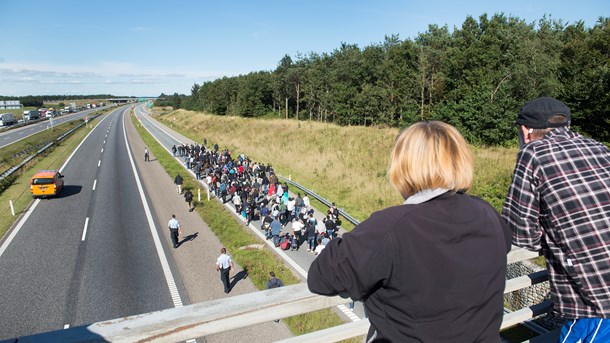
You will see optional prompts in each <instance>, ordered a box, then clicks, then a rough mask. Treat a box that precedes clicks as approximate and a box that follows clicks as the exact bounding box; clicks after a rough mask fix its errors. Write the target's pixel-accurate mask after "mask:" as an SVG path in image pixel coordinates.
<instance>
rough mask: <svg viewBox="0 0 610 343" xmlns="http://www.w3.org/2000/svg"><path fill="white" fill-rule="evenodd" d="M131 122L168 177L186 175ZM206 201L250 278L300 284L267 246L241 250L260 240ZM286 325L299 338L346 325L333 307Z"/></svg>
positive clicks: (258, 282)
mask: <svg viewBox="0 0 610 343" xmlns="http://www.w3.org/2000/svg"><path fill="white" fill-rule="evenodd" d="M131 120H132V122H133V123H134V125H135V127H136V130H137V131H138V133H139V134H140V136H141V137H142V139H143V141H144V143H145V144H146V146H147V147H148V148H149V149H150V151H151V152H152V154H153V155H154V156H155V157H156V158H157V161H158V162H159V163H160V164H161V165H162V166H163V168H164V169H165V171H166V172H167V174H168V177H170V178H172V179H173V177H174V176H175V175H176V174H177V173H181V175H184V174H185V173H184V167H183V166H182V164H181V163H179V162H177V161H176V160H175V159H174V157H173V156H172V155H171V154H169V153H168V152H167V150H165V148H163V147H162V146H161V145H160V144H159V143H158V142H157V141H156V140H155V139H154V138H153V137H152V136H151V135H150V134H149V133H148V131H146V129H144V128H143V127H141V126H140V125H139V123H138V121H137V119H136V118H135V116H133V115H132V116H131ZM186 175H187V176H186V177H185V178H184V184H183V186H182V188H183V189H187V188H191V189H197V188H199V187H200V186H199V184H198V182H197V181H196V180H195V179H194V178H193V177H190V174H186ZM203 202H204V203H205V205H204V206H195V208H196V211H197V212H198V213H199V215H200V216H201V218H202V219H203V220H204V221H205V222H206V223H207V224H208V226H209V227H210V229H211V230H212V231H213V232H214V234H215V235H216V237H218V239H219V240H220V242H222V244H223V246H225V247H226V248H227V250H229V251H231V257H232V258H233V259H234V260H235V262H237V263H238V264H239V265H240V266H242V268H244V269H246V270H247V271H248V276H249V277H250V279H251V280H252V282H253V283H254V285H255V286H256V287H257V288H258V289H260V290H263V289H265V288H266V286H267V280H268V271H269V270H273V271H275V274H276V276H277V277H279V278H280V279H282V281H284V284H286V285H291V284H296V283H299V282H300V280H299V278H298V277H297V276H295V275H294V274H293V272H292V271H291V270H290V269H289V268H287V267H286V265H285V264H284V262H283V261H282V260H280V259H279V258H278V257H277V255H275V253H274V252H272V251H271V250H270V249H269V248H268V247H267V246H265V247H264V248H263V249H262V250H258V249H252V250H247V249H242V250H240V247H244V246H247V245H250V244H260V240H259V239H258V238H257V237H256V236H255V235H254V234H253V233H252V232H250V231H249V229H246V228H245V226H244V223H243V222H242V221H241V220H239V219H238V218H237V217H236V216H235V215H234V214H233V213H232V212H230V211H228V210H227V209H226V208H225V207H224V206H223V205H222V204H220V203H219V202H218V201H216V200H215V199H212V200H210V201H207V200H204V201H203ZM195 205H196V204H195ZM284 322H285V323H286V325H287V326H288V327H289V328H290V330H291V331H292V333H293V334H295V335H302V334H305V333H309V332H314V331H319V330H323V329H326V328H329V327H333V326H337V325H340V324H343V321H342V320H341V318H340V317H339V315H337V314H336V313H335V312H334V311H333V310H332V309H330V308H328V309H323V310H319V311H315V312H310V313H306V314H302V315H297V316H293V317H288V318H284ZM347 342H360V339H359V338H353V339H351V340H348V341H347Z"/></svg>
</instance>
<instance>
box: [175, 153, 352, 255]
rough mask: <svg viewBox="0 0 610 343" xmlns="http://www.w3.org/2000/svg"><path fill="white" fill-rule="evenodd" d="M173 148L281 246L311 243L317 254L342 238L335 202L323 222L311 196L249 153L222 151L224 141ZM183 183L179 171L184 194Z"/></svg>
mask: <svg viewBox="0 0 610 343" xmlns="http://www.w3.org/2000/svg"><path fill="white" fill-rule="evenodd" d="M171 150H172V153H173V154H174V156H175V157H179V158H181V159H183V161H184V164H185V166H186V168H187V169H190V170H192V171H193V173H194V174H195V177H196V178H197V180H202V181H203V182H205V183H206V184H207V186H208V189H209V190H210V192H211V194H213V195H214V196H216V197H218V198H219V199H220V200H221V201H222V202H223V204H224V203H227V202H230V203H231V204H232V205H233V207H234V208H235V212H236V213H237V214H238V215H239V216H240V217H241V218H242V219H243V221H244V222H245V223H246V225H250V223H251V222H252V221H257V220H260V223H261V224H260V229H261V230H262V231H263V232H264V233H265V236H266V237H267V239H272V240H273V243H274V245H275V246H276V247H282V248H283V249H286V250H287V249H291V250H299V248H300V247H301V246H302V245H303V244H304V243H305V242H306V243H307V251H310V252H312V253H314V254H316V255H317V254H319V252H320V251H321V249H322V247H323V246H325V245H326V244H327V243H328V242H329V241H330V240H332V239H334V238H335V237H337V234H338V231H339V227H340V225H341V220H340V219H339V210H338V208H337V206H336V205H335V203H332V206H331V207H330V208H329V209H328V211H327V212H326V214H325V215H324V218H323V219H322V220H318V219H317V218H316V216H315V210H314V209H313V208H312V207H311V203H310V199H309V196H308V194H307V193H304V194H303V195H302V194H301V193H300V192H297V193H296V195H291V194H290V193H289V185H288V183H286V182H283V183H282V182H280V180H279V178H278V176H277V175H276V173H275V171H274V170H273V167H272V166H271V165H269V164H268V165H265V164H263V163H259V162H254V161H252V160H251V159H249V158H248V157H247V156H245V155H243V154H241V155H239V156H237V157H236V158H234V157H233V156H232V154H231V151H230V150H228V149H223V150H219V147H218V144H214V146H213V148H212V149H208V148H206V146H205V145H199V144H182V145H178V146H176V145H174V146H173V147H172V149H171ZM182 182H183V179H182V177H181V176H180V174H178V175H176V178H175V179H174V183H175V184H176V187H177V191H178V192H179V193H180V192H181V185H182ZM191 198H192V197H191ZM187 201H188V200H187ZM189 208H191V205H190V203H189ZM320 246H322V247H320Z"/></svg>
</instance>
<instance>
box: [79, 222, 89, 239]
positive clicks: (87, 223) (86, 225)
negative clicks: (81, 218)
mask: <svg viewBox="0 0 610 343" xmlns="http://www.w3.org/2000/svg"><path fill="white" fill-rule="evenodd" d="M88 226H89V217H87V219H85V227H84V228H83V236H82V237H81V238H80V240H81V242H84V241H85V237H87V227H88Z"/></svg>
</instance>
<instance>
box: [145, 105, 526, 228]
mask: <svg viewBox="0 0 610 343" xmlns="http://www.w3.org/2000/svg"><path fill="white" fill-rule="evenodd" d="M155 113H156V114H157V115H158V118H159V119H160V120H161V121H165V122H166V123H167V124H171V125H172V127H173V128H174V129H176V130H178V131H180V132H181V133H183V134H184V135H185V136H187V137H190V138H191V139H193V140H195V141H197V142H199V143H201V142H203V139H204V137H205V138H207V141H208V145H209V146H211V145H213V144H214V143H218V145H219V146H220V147H221V148H229V149H230V150H231V152H232V153H233V154H234V156H235V154H236V153H237V154H241V153H243V154H245V155H247V156H249V157H250V158H251V159H252V160H254V161H257V162H262V163H270V164H271V165H273V167H274V168H275V170H277V171H278V173H279V174H280V175H282V176H285V177H288V176H291V177H292V180H294V181H296V182H298V183H300V184H302V185H303V186H305V187H307V188H309V189H312V190H314V191H315V192H316V193H318V194H320V195H322V196H323V197H325V198H327V199H329V200H331V201H334V202H336V203H337V205H338V206H339V207H341V208H343V209H345V210H346V211H347V212H348V213H350V214H351V215H353V216H354V217H356V218H358V219H360V220H363V219H365V218H367V217H368V216H369V215H370V214H371V213H372V212H373V211H376V210H379V209H382V208H385V207H388V206H393V205H398V204H400V203H402V201H403V199H402V198H401V196H400V195H399V194H398V192H396V191H395V190H394V189H393V188H392V186H391V185H390V184H389V182H388V178H387V176H386V174H387V167H388V163H389V156H390V151H391V149H392V146H393V144H394V139H395V137H396V135H397V134H398V132H399V131H398V129H395V128H374V127H373V128H372V127H360V126H352V127H341V126H337V125H333V124H326V123H319V122H312V121H295V120H284V119H251V118H241V117H223V116H215V115H208V114H204V113H200V112H193V111H185V110H177V111H172V110H168V109H156V112H155ZM473 152H474V156H475V185H474V188H473V190H472V191H471V192H470V193H471V194H474V195H478V196H481V197H483V198H484V199H486V200H488V201H489V202H491V203H492V204H493V205H494V206H495V207H496V208H499V206H501V202H502V201H503V197H504V196H505V194H506V190H507V189H508V183H507V182H510V177H511V173H512V169H513V167H514V161H515V156H516V149H505V148H489V149H483V148H474V147H473Z"/></svg>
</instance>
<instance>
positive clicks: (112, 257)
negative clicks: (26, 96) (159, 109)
mask: <svg viewBox="0 0 610 343" xmlns="http://www.w3.org/2000/svg"><path fill="white" fill-rule="evenodd" d="M122 112H123V111H114V112H113V113H111V114H110V115H108V116H107V118H105V119H103V120H102V121H101V123H100V124H99V125H98V127H97V128H96V129H95V130H94V131H93V133H92V134H91V135H90V136H89V137H88V138H87V140H86V141H85V142H84V143H83V144H82V145H81V147H80V148H79V149H78V150H77V151H76V152H75V154H74V155H73V157H72V160H71V161H70V162H69V163H68V164H67V165H66V167H65V168H64V170H63V174H64V175H66V176H65V178H64V180H65V184H66V186H65V189H64V191H63V192H62V193H61V195H60V197H58V198H55V199H45V200H41V201H40V202H39V203H38V205H37V206H36V207H35V208H34V209H33V210H32V213H31V214H30V216H29V218H27V221H25V223H24V224H23V226H22V228H21V230H20V231H19V233H18V234H17V235H16V236H15V238H14V240H13V241H12V242H11V244H10V245H8V247H6V250H5V251H4V253H3V255H2V256H0V275H2V278H1V279H0V339H4V338H11V337H17V336H22V335H28V334H33V333H37V332H44V331H49V330H56V329H60V328H63V327H64V326H65V325H70V326H76V325H82V324H86V323H91V322H95V321H100V320H105V319H108V318H118V317H122V316H126V315H132V314H138V313H144V312H150V311H155V310H160V309H164V308H169V307H173V302H172V299H171V297H170V294H169V290H168V286H167V283H166V280H165V278H164V274H163V270H162V268H161V265H160V262H159V258H158V256H157V254H156V251H155V248H154V244H153V242H152V237H151V235H150V228H149V227H148V223H147V220H146V218H145V214H144V213H145V211H144V209H143V205H142V202H141V200H140V198H139V194H138V190H137V187H136V185H135V179H134V176H133V172H132V171H131V166H130V163H129V161H128V160H127V152H126V145H125V140H124V138H123V128H122V121H121V120H118V119H119V116H120V114H121V113H122ZM104 140H105V141H106V143H104ZM102 147H104V152H101V149H102ZM100 161H101V163H100ZM98 165H99V167H98ZM95 180H97V184H96V189H95V190H93V188H92V185H93V183H94V182H95ZM87 218H89V219H87ZM86 222H87V224H88V225H87V233H86V235H83V230H84V226H85V223H86ZM83 236H84V237H85V240H84V241H83V240H82V238H83Z"/></svg>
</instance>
